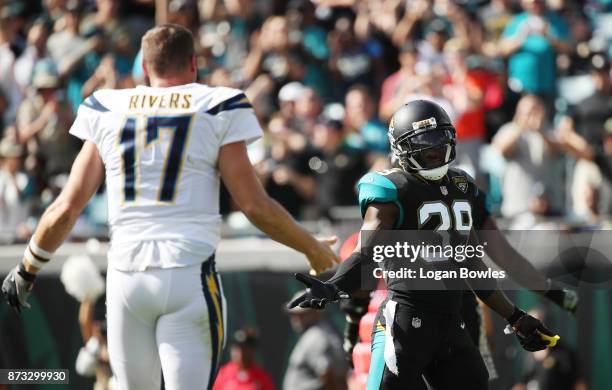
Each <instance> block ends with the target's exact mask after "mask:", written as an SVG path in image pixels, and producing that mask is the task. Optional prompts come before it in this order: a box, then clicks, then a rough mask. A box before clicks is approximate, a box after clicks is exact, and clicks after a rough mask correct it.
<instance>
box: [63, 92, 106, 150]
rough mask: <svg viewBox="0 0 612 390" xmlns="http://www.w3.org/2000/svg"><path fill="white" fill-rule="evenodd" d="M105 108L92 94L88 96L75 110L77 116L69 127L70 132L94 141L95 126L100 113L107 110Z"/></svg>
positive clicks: (83, 138) (85, 139)
mask: <svg viewBox="0 0 612 390" xmlns="http://www.w3.org/2000/svg"><path fill="white" fill-rule="evenodd" d="M107 111H108V108H106V107H105V106H104V105H103V104H102V103H100V101H99V100H98V99H97V98H96V96H94V95H93V94H92V95H91V96H89V97H88V98H87V99H85V101H83V103H81V105H80V106H79V109H78V111H77V116H76V118H75V120H74V123H73V124H72V127H70V131H69V132H70V134H72V135H74V136H75V137H77V138H80V139H82V140H83V141H92V142H94V143H95V142H96V126H97V122H98V119H99V118H100V114H102V113H104V112H107Z"/></svg>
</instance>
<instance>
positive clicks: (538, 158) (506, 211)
mask: <svg viewBox="0 0 612 390" xmlns="http://www.w3.org/2000/svg"><path fill="white" fill-rule="evenodd" d="M550 130H551V129H550V127H549V125H548V124H547V122H546V111H545V108H544V105H543V104H542V102H541V101H540V99H539V98H538V97H537V96H535V95H527V96H525V97H523V98H522V99H521V100H520V101H519V103H518V105H517V108H516V113H515V114H514V118H513V120H512V122H510V123H507V124H505V125H504V126H502V127H501V128H500V129H499V131H498V133H497V134H496V135H495V137H494V138H493V141H492V146H493V147H494V148H495V149H496V150H497V151H498V152H499V153H501V154H502V155H503V156H504V157H505V158H506V160H507V166H506V169H505V172H504V177H503V184H502V186H503V188H502V206H501V213H502V215H503V216H504V217H516V216H518V215H519V214H521V213H523V212H527V211H529V204H530V202H531V201H532V199H533V194H534V188H535V186H536V185H538V184H539V183H545V186H546V190H547V191H551V190H552V188H551V180H552V181H554V180H555V178H554V177H551V176H552V175H551V164H552V162H551V157H552V155H553V154H554V153H555V151H556V150H557V147H558V145H557V142H556V141H555V140H554V139H553V137H552V133H551V131H550ZM551 201H554V199H552V200H551ZM554 206H556V204H554V205H553V207H554Z"/></svg>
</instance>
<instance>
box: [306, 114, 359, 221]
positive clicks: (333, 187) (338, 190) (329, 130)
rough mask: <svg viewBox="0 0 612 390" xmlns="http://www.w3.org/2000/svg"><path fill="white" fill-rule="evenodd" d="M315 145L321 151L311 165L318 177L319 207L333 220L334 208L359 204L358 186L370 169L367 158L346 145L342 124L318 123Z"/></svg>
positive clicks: (317, 200)
mask: <svg viewBox="0 0 612 390" xmlns="http://www.w3.org/2000/svg"><path fill="white" fill-rule="evenodd" d="M312 144H313V145H314V146H315V147H316V148H318V149H319V151H320V154H319V156H317V157H313V158H311V159H310V163H309V165H310V168H311V169H312V170H313V171H314V172H315V174H316V176H315V179H316V183H317V186H316V189H317V190H316V192H315V200H316V205H317V207H318V208H319V210H320V212H321V214H322V216H325V217H328V218H331V215H330V210H331V209H332V208H333V207H336V206H353V205H355V204H356V199H357V194H356V188H355V185H356V184H357V181H358V180H359V178H360V177H361V176H363V175H364V174H365V173H366V172H367V170H368V165H367V164H366V155H365V154H364V153H363V152H362V151H361V150H359V149H355V148H354V147H351V146H350V145H349V144H348V143H347V142H346V133H345V129H344V128H343V126H342V122H340V121H336V120H322V121H321V122H320V123H318V124H317V125H316V126H315V127H314V131H313V135H312Z"/></svg>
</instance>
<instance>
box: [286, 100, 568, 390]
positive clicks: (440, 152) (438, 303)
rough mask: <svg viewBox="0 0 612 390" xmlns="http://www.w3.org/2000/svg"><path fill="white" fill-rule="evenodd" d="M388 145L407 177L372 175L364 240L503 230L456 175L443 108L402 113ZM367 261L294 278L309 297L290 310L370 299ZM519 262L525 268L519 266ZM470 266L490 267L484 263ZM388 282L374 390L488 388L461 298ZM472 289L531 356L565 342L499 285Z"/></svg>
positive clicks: (524, 275)
mask: <svg viewBox="0 0 612 390" xmlns="http://www.w3.org/2000/svg"><path fill="white" fill-rule="evenodd" d="M389 139H390V142H391V149H392V151H393V154H394V156H395V157H396V158H397V159H398V160H399V165H400V166H401V168H399V169H391V170H388V171H384V172H379V173H369V174H367V175H365V176H364V177H363V178H362V179H361V180H360V182H359V184H358V188H359V202H360V206H361V211H362V215H363V217H364V222H363V225H362V228H361V230H362V231H374V232H377V231H383V230H393V229H400V230H412V231H414V230H423V231H429V230H433V231H451V230H454V231H463V232H465V231H468V232H478V231H481V230H484V231H487V230H490V231H497V228H496V226H495V222H494V220H493V218H491V216H490V215H489V213H488V211H487V209H486V206H485V194H484V193H483V192H482V191H479V189H478V187H477V186H476V185H475V183H474V182H473V180H472V179H471V178H470V177H468V176H467V175H466V174H465V173H464V172H462V171H460V170H457V169H453V168H449V164H450V162H452V161H453V159H454V157H455V130H454V127H453V125H452V123H451V121H450V119H449V117H448V115H447V114H446V112H445V111H444V110H443V109H442V108H441V107H440V106H438V105H437V104H435V103H433V102H431V101H427V100H416V101H412V102H410V103H408V104H406V105H404V106H402V107H401V108H400V109H399V110H398V111H396V113H395V114H394V115H393V118H392V119H391V123H390V126H389ZM375 236H376V235H375V234H374V235H370V238H369V240H373V239H374V238H373V237H375ZM365 239H366V240H368V238H365ZM487 239H488V240H489V241H490V242H489V245H488V246H487V254H488V255H489V256H490V257H491V258H492V259H493V260H494V261H495V262H496V263H497V264H498V265H499V266H500V267H502V268H504V269H507V270H508V271H509V272H508V273H509V274H510V275H511V276H513V277H514V278H515V279H517V280H518V281H519V282H521V284H523V285H526V286H527V287H528V288H530V289H532V290H534V291H537V292H540V293H542V294H545V295H547V296H548V297H549V298H551V299H553V300H554V301H555V302H557V303H559V304H561V305H562V306H567V307H568V308H570V307H572V306H573V308H574V309H575V305H576V299H575V298H576V297H575V294H574V295H572V294H571V293H570V292H569V291H564V290H560V289H558V288H556V287H555V286H553V285H552V284H551V282H550V281H549V280H548V279H546V278H545V277H543V276H542V275H541V274H540V273H539V272H538V271H537V270H536V269H535V268H534V267H533V266H531V265H530V263H528V262H527V261H526V260H525V259H524V258H523V257H522V256H521V255H519V254H518V253H517V252H516V251H515V250H514V249H513V248H512V247H511V246H510V244H509V243H508V242H507V241H506V240H505V239H504V238H503V236H502V235H501V234H496V235H487ZM491 241H492V242H491ZM368 244H369V242H362V243H361V246H368ZM367 261H371V260H368V259H367V258H366V257H365V256H363V255H362V253H361V251H360V246H359V245H358V248H357V249H356V250H355V252H354V253H353V254H352V255H351V257H349V259H347V261H345V262H344V263H342V264H341V266H340V267H339V269H338V271H337V272H336V274H335V275H334V276H333V277H332V278H331V279H329V280H328V281H327V282H321V281H320V280H318V279H315V278H313V277H310V276H306V275H301V274H298V275H296V277H297V278H298V280H300V281H302V282H303V283H304V284H306V286H307V287H308V289H307V290H306V292H305V293H304V294H303V295H301V296H300V297H298V298H297V299H296V300H294V301H293V302H292V303H291V305H292V306H297V305H299V306H301V307H313V308H323V307H324V306H325V304H326V303H327V302H330V301H335V300H337V299H339V298H342V297H347V296H348V294H353V293H357V292H358V291H360V290H363V287H364V286H363V285H362V283H361V282H362V272H361V269H362V266H364V263H365V262H367ZM517 263H518V264H520V266H519V267H517V266H514V267H513V266H512V265H513V264H514V265H517ZM470 264H471V266H472V267H484V265H483V264H482V263H481V262H479V261H473V262H470ZM481 269H482V268H481ZM386 282H387V288H388V290H389V298H388V300H387V301H386V302H385V304H384V305H382V306H381V309H380V310H379V315H378V321H377V322H376V326H375V329H374V339H373V354H372V362H371V367H370V375H369V379H368V389H374V388H385V389H395V388H400V387H402V388H407V389H415V388H421V386H422V383H423V382H422V381H423V380H422V377H424V378H425V379H426V380H427V382H428V383H429V385H430V387H431V388H433V389H451V388H452V389H457V388H461V389H463V388H466V389H467V388H469V389H475V390H478V389H486V388H487V377H488V374H487V371H486V368H485V366H484V364H483V361H482V357H481V356H480V353H479V351H478V349H477V348H476V346H475V344H474V342H472V340H471V339H470V335H469V334H468V332H467V330H466V329H465V323H464V322H463V319H462V318H461V316H460V314H459V312H460V309H461V306H462V301H463V298H462V296H463V293H462V290H461V289H453V290H444V291H432V290H427V291H425V290H413V289H410V287H409V286H407V285H406V284H405V282H404V281H403V280H402V279H387V280H386ZM470 288H472V289H474V292H475V293H476V295H477V296H478V297H479V298H480V299H481V300H482V301H483V302H485V303H486V304H487V305H488V306H490V307H491V308H492V309H493V310H495V311H496V312H497V313H499V314H500V315H501V316H503V317H504V318H506V319H507V321H508V323H509V325H510V329H512V330H513V331H514V333H515V335H516V336H517V337H518V339H519V341H520V343H521V345H522V346H523V347H524V348H525V349H527V350H529V351H536V350H541V349H544V348H547V347H548V346H552V345H554V343H555V342H556V337H558V336H554V334H553V333H552V332H551V331H550V330H548V329H547V328H546V327H545V326H544V325H543V324H541V323H540V321H539V320H537V319H535V318H533V317H531V316H529V315H527V314H526V313H525V312H524V311H522V310H520V309H518V308H517V307H516V306H514V304H512V303H511V302H510V301H509V300H508V298H507V297H506V296H505V294H504V293H503V292H502V291H500V290H499V289H497V287H496V285H495V284H494V285H492V286H491V285H490V284H489V285H487V286H486V287H485V288H483V287H482V286H480V287H477V288H474V286H470ZM570 310H571V309H570Z"/></svg>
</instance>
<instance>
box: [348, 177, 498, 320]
mask: <svg viewBox="0 0 612 390" xmlns="http://www.w3.org/2000/svg"><path fill="white" fill-rule="evenodd" d="M358 188H359V203H360V207H361V212H362V215H365V211H366V209H367V207H368V205H369V204H371V203H389V202H391V203H394V204H396V205H397V206H398V208H399V210H400V213H399V217H398V220H397V221H396V225H395V229H398V230H402V231H406V232H405V235H406V237H409V238H408V239H409V240H413V239H414V237H415V235H414V232H415V231H418V230H427V231H447V232H448V233H449V234H450V235H451V236H453V234H456V235H459V233H461V234H463V235H462V237H464V239H465V237H467V236H469V232H471V231H472V230H473V229H479V228H480V227H481V226H482V224H483V222H484V221H485V220H486V219H487V217H488V216H489V212H488V211H487V208H486V197H485V194H484V192H482V191H480V190H479V188H478V187H477V186H476V184H475V183H474V181H473V180H472V178H471V177H470V176H468V175H467V174H466V173H465V172H463V171H461V170H459V169H454V168H450V169H449V170H448V173H447V175H446V176H445V177H444V178H443V179H442V180H440V181H438V182H432V181H427V180H424V179H422V178H420V177H418V176H415V175H412V174H410V173H408V172H406V171H404V170H402V169H399V168H395V169H390V170H387V171H382V172H372V173H368V174H367V175H365V176H364V177H363V178H362V179H361V180H360V181H359V184H358ZM408 231H410V232H412V233H410V232H408ZM400 234H404V233H400ZM430 236H431V235H430ZM383 268H385V265H384V264H383ZM387 268H388V266H387ZM386 282H387V288H388V290H389V293H390V296H391V299H393V300H396V301H398V302H402V303H404V304H407V305H409V306H412V307H414V308H416V309H420V310H428V311H435V312H459V310H460V308H461V305H462V290H463V288H468V287H467V285H466V284H465V283H463V282H461V281H458V280H454V281H452V282H451V283H455V285H454V286H452V287H449V288H447V289H444V290H420V289H411V288H410V287H409V286H410V284H409V283H408V282H406V281H405V280H404V279H401V278H395V279H386ZM457 283H458V284H459V286H457ZM462 287H463V288H462Z"/></svg>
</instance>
